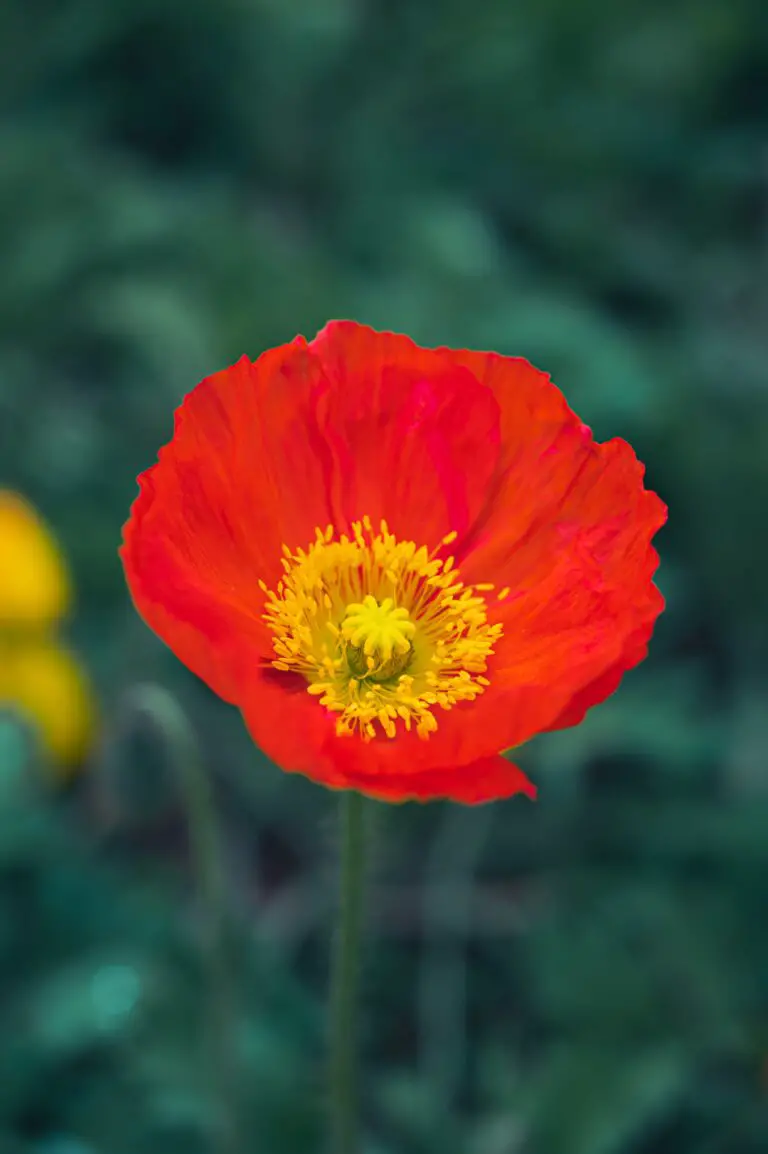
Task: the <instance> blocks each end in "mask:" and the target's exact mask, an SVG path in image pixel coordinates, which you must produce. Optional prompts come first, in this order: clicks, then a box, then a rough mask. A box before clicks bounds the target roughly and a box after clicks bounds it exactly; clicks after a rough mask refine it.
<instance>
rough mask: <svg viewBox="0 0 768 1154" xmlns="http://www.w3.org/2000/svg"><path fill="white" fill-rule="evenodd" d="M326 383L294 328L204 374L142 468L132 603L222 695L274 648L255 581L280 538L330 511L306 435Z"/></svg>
mask: <svg viewBox="0 0 768 1154" xmlns="http://www.w3.org/2000/svg"><path fill="white" fill-rule="evenodd" d="M323 387H324V382H323V380H322V377H321V374H320V371H319V367H318V363H317V360H316V358H314V357H312V355H311V354H310V353H309V352H308V350H307V345H306V342H305V341H304V340H303V338H297V339H296V340H295V341H294V342H292V343H291V344H289V345H285V346H282V347H281V348H278V349H273V350H271V351H270V352H268V353H265V354H264V355H263V356H261V357H260V358H259V359H258V360H257V361H256V362H255V363H254V364H251V362H249V361H248V359H247V358H245V357H243V358H242V359H241V360H240V361H239V362H238V363H237V364H236V365H234V366H233V367H232V368H229V369H225V370H224V371H223V372H219V373H216V374H214V375H213V376H211V377H208V378H206V379H205V380H204V381H203V382H202V383H201V384H200V385H198V387H197V388H196V389H194V390H193V391H192V392H191V393H189V394H188V396H187V397H186V398H185V400H184V402H183V404H182V405H181V407H180V409H179V410H178V412H177V414H176V422H175V429H174V436H173V440H172V441H171V442H170V443H169V444H168V445H166V446H165V447H164V448H163V449H162V450H161V451H160V454H159V458H158V462H157V464H156V465H154V466H153V467H152V468H151V469H149V470H148V471H147V472H146V473H144V474H143V476H142V477H141V478H140V493H139V496H138V498H137V499H136V501H135V503H134V505H133V508H132V511H131V517H130V519H129V521H128V524H127V525H126V527H125V531H124V544H123V547H122V549H121V555H122V559H123V563H124V566H125V573H126V578H127V581H128V585H129V588H130V590H131V594H132V596H133V599H134V602H135V604H136V607H137V609H138V610H139V612H140V613H141V615H142V616H143V618H144V620H145V621H146V622H147V624H148V625H149V626H150V627H151V628H152V629H154V630H155V632H156V633H157V634H158V635H159V636H160V637H161V638H162V639H163V640H164V641H165V642H166V643H167V644H168V645H169V646H170V647H171V649H173V651H174V652H175V653H176V654H177V656H178V657H180V658H181V660H182V661H183V662H184V663H185V664H186V665H188V666H189V667H190V669H192V670H193V672H195V673H196V674H197V675H198V676H199V677H201V678H202V679H203V680H204V681H206V682H207V683H208V685H210V686H211V688H212V689H214V690H215V692H217V693H219V694H220V695H221V696H222V697H224V698H225V699H226V700H228V701H236V700H237V698H238V696H239V694H240V691H241V690H240V686H241V684H242V681H243V679H244V678H246V679H247V678H248V676H249V674H250V670H251V669H252V668H254V667H255V665H257V664H258V662H259V661H260V660H261V659H263V658H264V657H265V656H266V655H269V654H271V652H272V638H271V635H270V634H269V632H268V630H267V628H266V626H265V624H264V622H263V620H262V612H263V607H264V595H263V593H262V591H261V589H260V587H259V584H258V583H259V581H260V580H262V581H264V582H265V583H266V584H267V585H274V584H276V583H277V581H278V580H279V578H280V576H281V574H282V569H281V565H280V561H281V557H282V544H283V542H284V541H285V540H294V541H296V542H297V543H306V542H309V541H310V540H311V539H312V538H313V536H314V532H315V528H316V527H317V526H319V525H322V526H324V525H325V524H326V523H327V521H328V517H329V510H328V501H327V493H328V476H327V473H326V471H325V468H324V463H323V460H322V458H321V456H320V455H319V454H317V453H316V452H315V446H314V444H313V439H312V428H313V424H312V413H313V411H314V410H313V406H314V397H315V393H316V392H317V391H318V390H320V391H321V390H322V388H323ZM265 413H269V421H268V422H265V420H264V414H265ZM275 444H278V445H279V447H280V448H279V452H276V451H275V447H274V446H275Z"/></svg>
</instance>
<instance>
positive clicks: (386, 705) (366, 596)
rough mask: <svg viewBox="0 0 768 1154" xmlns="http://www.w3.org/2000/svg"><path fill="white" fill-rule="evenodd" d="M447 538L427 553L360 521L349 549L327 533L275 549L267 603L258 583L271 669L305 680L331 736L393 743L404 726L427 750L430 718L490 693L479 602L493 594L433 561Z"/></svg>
mask: <svg viewBox="0 0 768 1154" xmlns="http://www.w3.org/2000/svg"><path fill="white" fill-rule="evenodd" d="M456 537H457V534H456V533H448V534H447V535H446V536H445V537H444V538H443V539H442V541H441V544H440V545H439V546H438V547H437V549H435V550H433V551H432V552H431V553H429V552H428V551H427V549H426V548H425V547H424V546H421V547H419V546H417V545H416V543H415V542H413V541H398V540H397V539H396V538H395V537H394V535H393V534H392V533H390V531H389V526H388V525H387V523H386V521H381V522H380V526H379V532H378V533H375V532H374V530H373V526H372V524H371V521H370V518H368V517H363V518H362V520H361V521H356V522H354V523H353V525H352V536H351V539H350V537H349V536H347V535H346V534H344V535H342V536H341V537H340V538H339V539H338V540H336V539H335V532H334V529H333V526H332V525H329V526H327V527H326V528H325V529H318V530H317V531H316V534H315V540H314V542H313V543H312V544H311V545H309V547H308V548H307V549H296V550H295V551H293V552H292V551H291V550H290V549H289V548H288V547H287V546H285V545H284V546H283V549H282V554H283V556H282V561H283V568H284V570H285V574H284V576H283V578H282V580H281V581H280V582H279V584H278V585H277V589H276V591H273V590H269V589H266V588H265V586H264V584H263V583H262V582H261V581H260V582H259V587H260V588H261V589H262V591H263V592H264V593H265V595H266V606H265V611H264V620H265V621H266V623H267V625H268V626H269V628H270V629H271V630H272V633H273V636H274V641H273V644H274V651H275V657H274V659H273V661H272V664H273V666H274V667H275V668H276V669H279V670H281V671H284V672H294V673H301V674H302V675H303V676H304V677H306V679H307V682H308V685H307V690H308V692H309V693H311V694H312V695H313V696H315V697H317V698H318V699H319V702H320V704H321V705H323V706H325V708H326V709H329V710H331V711H332V712H334V713H336V714H337V715H338V716H337V721H336V732H337V733H338V734H339V735H345V734H353V733H357V734H358V735H359V736H360V737H362V739H363V740H364V741H370V740H371V739H372V738H374V737H376V736H377V733H378V732H381V733H383V734H384V735H385V736H386V737H395V736H396V735H397V731H398V724H399V723H402V725H403V726H404V727H405V729H406V730H410V729H411V728H414V729H415V730H416V732H417V733H418V735H419V736H420V737H423V738H428V737H429V735H430V734H431V733H434V731H435V730H436V729H437V719H436V717H435V716H434V713H433V708H434V707H435V706H439V707H440V708H441V709H452V708H453V706H454V705H457V704H458V703H459V702H462V701H473V700H474V699H475V698H476V697H478V696H479V695H480V694H481V693H483V692H484V690H485V688H486V686H488V685H489V684H490V683H489V681H488V679H487V678H486V677H484V676H483V674H484V673H485V672H486V670H487V662H488V658H489V657H490V656H491V655H492V654H493V646H494V644H495V643H496V642H497V641H498V639H499V638H500V637H501V634H502V626H501V625H500V624H493V625H491V624H489V622H488V615H487V607H486V603H485V598H484V597H483V596H482V593H481V591H485V590H489V589H491V588H493V586H489V585H479V586H478V585H474V586H465V585H464V583H463V582H462V581H461V580H460V578H459V574H458V571H457V570H456V569H455V568H454V567H453V566H454V558H453V557H448V558H445V559H440V558H439V557H438V556H437V554H438V553H439V552H440V550H441V548H442V547H443V546H444V545H450V544H452V542H453V541H454V540H455V539H456ZM502 592H504V591H502ZM377 724H378V726H379V730H377V728H376V726H377Z"/></svg>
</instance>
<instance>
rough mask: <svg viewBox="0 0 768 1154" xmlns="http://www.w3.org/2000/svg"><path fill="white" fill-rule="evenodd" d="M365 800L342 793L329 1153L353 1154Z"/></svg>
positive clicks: (355, 1145) (355, 1150) (357, 1123)
mask: <svg viewBox="0 0 768 1154" xmlns="http://www.w3.org/2000/svg"><path fill="white" fill-rule="evenodd" d="M364 805H365V803H364V801H363V798H362V796H361V795H360V794H359V793H354V792H353V791H348V792H345V793H343V794H342V795H341V889H340V903H339V922H338V929H337V936H336V943H335V951H334V959H333V971H332V975H331V1055H330V1090H331V1154H358V1151H359V1143H360V1121H359V1101H358V1077H357V1074H358V1039H357V1032H358V1003H359V991H360V943H361V930H362V921H363V890H364V883H365V877H364V874H365V822H364V812H363V809H364Z"/></svg>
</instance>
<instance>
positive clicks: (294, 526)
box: [121, 321, 666, 803]
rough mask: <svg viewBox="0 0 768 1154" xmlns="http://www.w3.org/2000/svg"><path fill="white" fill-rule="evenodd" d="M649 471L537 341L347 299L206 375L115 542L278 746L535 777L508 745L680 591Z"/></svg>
mask: <svg viewBox="0 0 768 1154" xmlns="http://www.w3.org/2000/svg"><path fill="white" fill-rule="evenodd" d="M642 478H643V467H642V466H641V465H640V464H639V462H638V461H637V459H636V457H635V455H634V453H633V451H632V449H631V448H630V446H629V445H628V444H626V442H624V441H621V440H613V441H609V442H607V443H606V444H597V443H596V442H595V441H594V440H593V439H592V435H591V433H590V430H589V429H588V428H587V427H586V426H585V425H583V424H582V423H581V422H580V421H579V419H578V418H577V417H576V416H575V415H574V413H573V412H571V410H570V409H569V408H568V406H567V404H566V403H565V400H564V399H563V397H562V395H561V393H560V392H559V391H558V389H557V388H555V386H554V385H553V384H552V383H551V381H550V380H549V377H547V376H546V375H545V374H544V373H542V372H539V371H538V370H537V369H535V368H533V366H532V365H530V364H528V362H527V361H524V360H522V359H519V358H516V357H503V356H499V355H497V354H495V353H476V352H466V351H454V350H451V349H445V348H440V349H422V348H420V347H419V346H418V345H416V344H414V343H413V341H411V340H410V339H409V338H408V337H405V336H399V335H396V334H394V333H378V332H375V331H374V330H373V329H370V328H367V327H365V326H363V325H358V324H355V323H353V322H351V321H334V322H331V323H330V324H328V325H327V326H326V327H325V328H324V329H323V330H322V332H321V333H319V334H318V336H317V337H315V339H314V340H313V341H311V342H309V343H307V341H306V340H305V339H304V338H303V337H297V338H296V339H295V340H294V341H292V342H291V343H290V344H288V345H283V346H281V347H280V348H276V349H272V350H270V351H269V352H266V353H264V354H263V355H262V356H260V357H259V358H258V360H257V361H255V362H253V363H251V362H250V361H249V360H248V359H247V358H245V357H243V358H242V360H240V361H239V362H238V363H237V364H236V365H234V366H233V367H232V368H229V369H225V370H224V371H223V372H219V373H215V374H214V375H213V376H211V377H208V378H206V379H205V380H204V381H203V382H202V383H201V384H200V385H198V387H197V388H196V389H194V390H193V391H192V392H191V393H190V394H189V395H188V396H187V397H186V399H185V401H184V403H183V404H182V405H181V407H180V409H179V410H178V412H177V414H176V425H175V430H174V436H173V439H172V441H171V442H170V443H169V444H168V445H166V446H165V448H163V449H162V450H161V452H160V455H159V460H158V463H157V464H156V465H154V466H153V467H152V468H151V469H149V470H148V471H147V472H146V473H144V474H143V476H142V477H141V478H140V495H139V497H138V498H137V500H136V502H135V504H134V506H133V509H132V511H131V517H130V520H129V521H128V524H127V526H126V529H125V538H124V543H123V547H122V550H121V554H122V558H123V563H124V566H125V572H126V576H127V580H128V584H129V587H130V590H131V593H132V595H133V599H134V602H135V604H136V607H137V609H138V610H139V612H140V613H141V615H142V616H143V618H144V620H145V621H146V622H147V624H148V625H149V626H150V627H151V628H152V629H154V630H155V632H156V633H157V634H158V635H159V636H160V637H161V638H162V639H163V640H164V641H165V642H166V644H168V645H169V646H170V648H171V649H172V650H173V651H174V652H175V653H176V654H177V656H178V657H179V658H180V659H181V660H182V661H183V662H184V663H185V664H186V665H188V666H189V668H190V669H192V670H193V671H194V672H195V673H196V674H197V675H198V676H199V677H201V678H202V679H203V680H204V681H205V682H207V684H208V685H209V686H210V687H211V688H212V689H213V690H215V692H216V693H218V694H220V695H221V697H223V698H224V699H225V700H226V701H229V702H231V703H233V704H234V705H236V706H237V707H238V708H239V709H240V710H241V711H242V714H243V717H244V719H245V722H246V725H247V726H248V729H249V730H250V733H251V735H252V736H253V739H254V741H255V742H256V743H257V744H258V745H259V746H261V748H262V749H263V750H264V752H265V753H266V754H267V755H268V757H270V758H271V759H272V760H273V761H274V762H276V763H277V764H278V765H279V766H282V768H283V769H285V770H289V771H291V772H298V773H304V774H306V775H307V776H309V777H311V778H314V779H315V780H316V781H319V782H322V783H323V784H325V785H329V786H332V787H336V788H354V789H358V790H360V791H362V792H363V793H367V794H370V795H372V796H375V797H380V798H385V799H388V800H392V801H400V800H405V799H408V798H421V799H428V798H436V797H448V798H453V799H454V800H456V801H461V802H467V803H474V802H481V801H489V800H491V799H493V798H499V797H505V796H508V795H510V794H513V793H516V792H519V791H522V792H524V793H527V794H528V795H529V796H533V795H534V794H535V790H534V787H533V786H532V785H531V784H530V782H529V781H528V780H527V778H526V777H525V776H524V774H523V773H522V771H521V770H520V769H518V768H517V767H516V766H514V765H513V764H511V763H510V762H509V761H507V760H506V759H505V758H503V757H502V756H501V751H502V750H508V749H511V748H513V747H514V746H518V745H520V744H521V743H522V742H525V741H527V740H528V739H529V738H531V737H533V736H534V734H536V733H539V732H541V731H543V730H549V729H559V728H564V727H565V726H570V725H575V724H577V723H578V722H579V721H581V719H582V718H583V716H584V714H585V712H586V711H587V709H589V708H590V707H591V706H592V705H595V704H596V703H597V702H599V701H602V700H604V698H606V697H607V696H608V695H609V694H611V693H612V692H613V691H614V690H615V689H616V687H617V686H618V684H619V681H620V680H621V677H622V675H623V674H624V672H625V671H626V670H627V669H630V668H631V667H632V666H633V665H636V664H637V663H638V662H639V661H641V660H642V659H643V658H644V657H645V655H646V652H647V644H648V639H649V637H650V635H651V632H652V629H653V624H654V621H655V619H656V617H657V616H658V614H659V613H660V612H661V610H662V608H663V605H664V602H663V599H662V597H661V595H660V593H659V591H658V590H657V589H656V587H655V586H654V585H653V582H652V576H653V573H654V571H655V569H656V566H657V564H658V557H657V555H656V552H655V550H654V549H653V548H652V546H651V544H650V542H651V538H652V537H653V535H654V533H655V532H656V530H657V529H658V528H659V527H660V526H661V525H662V524H663V522H664V520H665V518H666V508H665V506H664V505H663V503H662V502H661V501H660V500H659V498H658V497H657V496H656V495H655V494H654V493H651V492H648V491H646V490H645V489H644V488H643V484H642Z"/></svg>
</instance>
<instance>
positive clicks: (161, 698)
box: [126, 685, 239, 1154]
mask: <svg viewBox="0 0 768 1154" xmlns="http://www.w3.org/2000/svg"><path fill="white" fill-rule="evenodd" d="M126 705H127V707H128V709H129V710H133V711H135V712H136V713H143V714H145V715H147V716H149V717H150V718H151V720H152V721H153V722H154V724H155V725H156V726H157V728H158V729H159V731H160V732H161V734H162V735H163V736H164V738H165V741H166V743H167V747H168V751H169V753H170V755H171V756H170V760H171V762H172V765H173V770H174V772H175V773H176V775H177V780H178V783H179V786H180V788H181V791H182V794H183V801H184V809H185V812H186V818H187V826H188V830H189V840H190V850H191V857H192V862H193V866H194V869H195V873H196V875H197V877H196V882H197V889H198V894H199V898H200V905H201V907H202V912H203V917H204V919H205V922H204V932H205V938H206V941H205V947H206V955H207V957H206V960H207V963H208V975H207V978H208V982H207V985H208V989H207V1006H206V1009H207V1014H208V1020H207V1023H206V1025H207V1050H208V1054H207V1056H208V1059H209V1063H210V1078H211V1084H212V1085H213V1086H214V1088H215V1091H216V1094H217V1099H218V1103H217V1104H218V1107H219V1111H220V1117H219V1120H218V1123H219V1124H218V1127H217V1131H218V1132H217V1136H216V1140H215V1146H214V1150H215V1154H236V1151H237V1150H238V1149H239V1143H238V1137H237V1133H236V1130H237V1121H236V1115H237V1104H236V1103H237V1087H236V1080H237V1060H236V1052H235V1037H234V1032H235V1023H236V1015H235V1007H234V1002H233V980H232V973H231V966H230V958H229V948H228V947H229V940H228V939H229V930H230V922H229V900H228V894H227V879H226V875H225V872H224V868H223V855H222V846H221V837H220V832H219V828H218V820H217V815H216V806H215V803H214V799H213V795H212V792H211V785H210V780H209V778H208V774H207V773H206V771H205V767H204V765H203V763H202V760H201V757H200V753H199V751H198V748H197V742H196V741H195V736H194V733H193V731H192V729H191V727H190V725H189V722H188V721H187V719H186V717H185V715H184V713H183V711H182V710H181V708H180V706H178V705H177V703H176V701H175V700H174V698H173V697H172V696H171V695H170V694H169V693H166V692H165V691H164V690H163V689H161V688H160V687H159V686H154V685H142V686H136V687H135V688H134V689H133V691H132V693H131V694H130V695H129V697H128V699H127V702H126Z"/></svg>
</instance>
